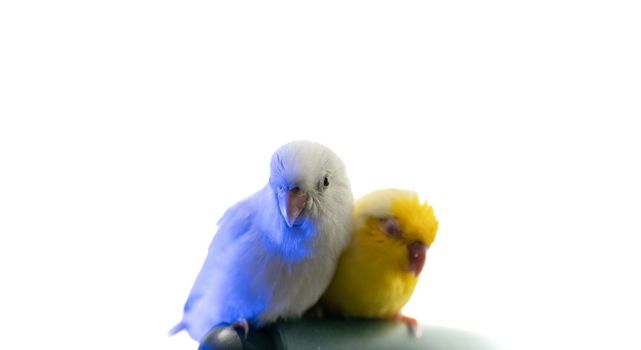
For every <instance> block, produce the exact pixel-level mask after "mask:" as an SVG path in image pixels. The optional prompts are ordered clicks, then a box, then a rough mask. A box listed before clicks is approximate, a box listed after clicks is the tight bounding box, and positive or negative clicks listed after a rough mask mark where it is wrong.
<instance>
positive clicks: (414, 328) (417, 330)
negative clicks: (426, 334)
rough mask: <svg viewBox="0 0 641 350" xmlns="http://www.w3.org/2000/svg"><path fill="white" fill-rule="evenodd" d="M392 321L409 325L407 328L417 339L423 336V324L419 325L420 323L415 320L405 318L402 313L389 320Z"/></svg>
mask: <svg viewBox="0 0 641 350" xmlns="http://www.w3.org/2000/svg"><path fill="white" fill-rule="evenodd" d="M389 319H390V320H391V321H396V322H403V323H405V324H406V325H407V328H408V329H409V330H410V332H412V334H414V336H415V337H416V338H419V337H420V336H421V333H422V332H423V330H422V327H421V324H420V323H418V321H417V320H416V319H415V318H412V317H409V316H405V315H403V314H402V313H400V312H399V313H397V314H396V315H393V316H392V317H390V318H389Z"/></svg>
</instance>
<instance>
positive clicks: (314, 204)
mask: <svg viewBox="0 0 641 350" xmlns="http://www.w3.org/2000/svg"><path fill="white" fill-rule="evenodd" d="M352 201H353V199H352V193H351V189H350V184H349V180H348V178H347V175H346V172H345V167H344V165H343V163H342V161H341V160H340V159H339V158H338V157H337V156H336V155H335V154H334V153H333V152H332V151H331V150H330V149H328V148H327V147H325V146H323V145H320V144H317V143H313V142H308V141H296V142H291V143H288V144H286V145H284V146H282V147H281V148H279V149H278V150H277V151H276V152H275V153H274V155H273V156H272V160H271V175H270V179H269V183H268V184H267V185H266V186H265V187H264V188H263V189H262V190H260V191H258V192H257V193H255V194H254V195H252V196H250V197H249V198H247V199H245V200H243V201H241V202H239V203H238V204H236V205H235V206H233V207H231V208H229V209H228V210H227V212H226V213H225V214H224V215H223V217H222V218H221V219H220V221H219V229H218V232H217V234H216V235H215V236H214V239H213V241H212V243H211V245H210V246H209V252H208V255H207V258H206V260H205V263H204V265H203V267H202V269H201V271H200V273H199V275H198V277H197V279H196V281H195V283H194V286H193V287H192V290H191V293H190V295H189V298H188V300H187V303H186V304H185V310H184V316H183V320H182V321H181V322H180V323H179V324H178V325H177V326H176V327H174V329H173V330H172V333H175V332H178V331H180V330H182V329H186V330H187V331H188V332H189V334H190V336H191V337H192V338H194V339H195V340H197V341H201V340H202V339H203V337H204V336H205V335H207V333H208V332H209V331H210V330H211V329H212V328H213V327H215V326H218V325H222V324H231V323H234V322H237V321H239V320H247V321H249V324H250V325H252V326H258V327H260V326H262V325H265V324H267V323H270V322H273V321H275V320H276V319H278V318H284V319H287V318H296V317H299V316H301V315H302V313H303V312H304V311H305V310H307V309H308V308H309V307H310V306H312V305H313V304H314V303H316V301H317V300H318V299H319V298H320V296H321V294H322V293H323V292H324V291H325V289H326V288H327V286H328V284H329V282H330V280H331V278H332V276H333V274H334V270H335V268H336V263H337V261H338V258H339V256H340V253H341V252H342V250H343V249H344V247H345V245H346V244H347V242H348V241H349V229H350V220H351V215H352Z"/></svg>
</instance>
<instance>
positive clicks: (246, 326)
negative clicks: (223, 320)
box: [231, 318, 249, 339]
mask: <svg viewBox="0 0 641 350" xmlns="http://www.w3.org/2000/svg"><path fill="white" fill-rule="evenodd" d="M231 327H232V328H233V329H241V328H242V329H243V331H244V334H245V339H247V334H249V323H248V322H247V320H246V319H244V318H241V319H240V320H238V321H236V322H234V323H232V324H231Z"/></svg>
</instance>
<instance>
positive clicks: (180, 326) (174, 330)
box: [167, 321, 185, 337]
mask: <svg viewBox="0 0 641 350" xmlns="http://www.w3.org/2000/svg"><path fill="white" fill-rule="evenodd" d="M183 329H185V323H184V322H183V321H180V322H178V324H177V325H175V326H174V327H173V328H172V329H170V330H169V332H167V334H168V335H169V336H170V337H171V336H172V335H174V334H176V333H178V332H180V331H182V330H183Z"/></svg>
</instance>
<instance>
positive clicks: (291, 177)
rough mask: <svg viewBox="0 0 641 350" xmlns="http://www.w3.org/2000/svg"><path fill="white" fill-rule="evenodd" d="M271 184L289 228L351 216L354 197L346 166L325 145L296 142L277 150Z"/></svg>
mask: <svg viewBox="0 0 641 350" xmlns="http://www.w3.org/2000/svg"><path fill="white" fill-rule="evenodd" d="M269 186H270V187H271V188H272V190H273V192H274V194H275V196H276V200H277V202H278V208H279V210H280V213H281V214H282V219H283V221H284V223H285V224H286V225H287V226H288V227H289V228H292V227H294V226H297V225H300V224H302V223H304V222H306V221H309V219H311V220H312V221H316V220H317V219H319V218H320V217H323V218H325V219H328V220H342V218H344V219H345V220H349V218H350V215H351V214H350V213H351V208H352V200H353V198H352V191H351V188H350V183H349V179H348V178H347V174H346V171H345V166H344V165H343V162H342V161H341V160H340V158H338V157H337V156H336V154H334V152H332V151H331V150H330V149H329V148H327V147H325V146H323V145H321V144H318V143H315V142H309V141H294V142H290V143H288V144H285V145H283V146H281V147H280V148H279V149H278V150H276V152H275V153H274V155H273V156H272V159H271V172H270V178H269ZM337 223H338V222H337Z"/></svg>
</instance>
